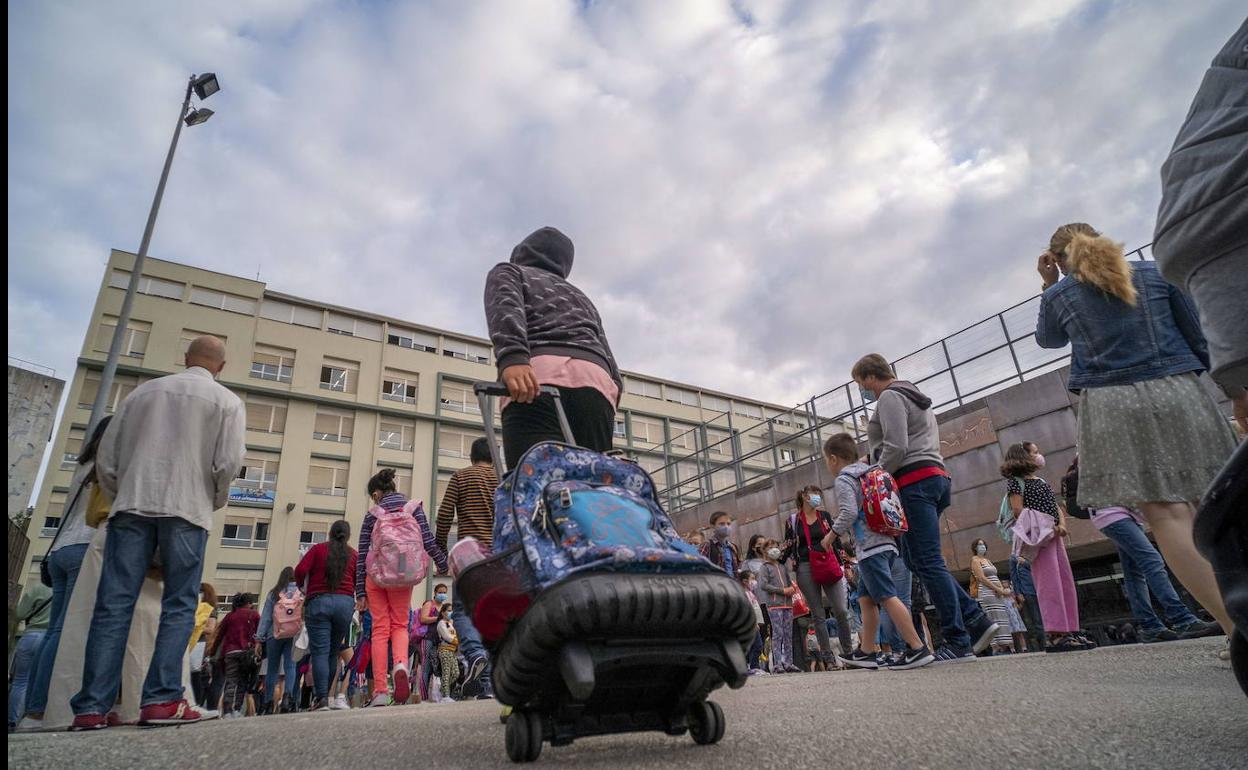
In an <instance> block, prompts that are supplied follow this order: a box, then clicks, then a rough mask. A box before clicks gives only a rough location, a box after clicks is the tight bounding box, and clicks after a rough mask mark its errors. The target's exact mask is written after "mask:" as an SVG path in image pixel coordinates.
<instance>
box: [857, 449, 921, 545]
mask: <svg viewBox="0 0 1248 770" xmlns="http://www.w3.org/2000/svg"><path fill="white" fill-rule="evenodd" d="M859 481H860V483H861V484H862V511H863V515H864V516H865V518H866V521H867V528H868V529H870V530H871V531H872V532H878V533H880V534H881V535H888V536H890V537H897V536H898V535H901V534H903V533H905V532H906V530H908V529H909V528H910V526H909V525H908V524H907V523H906V512H905V509H903V508H902V506H901V495H899V494H898V493H897V481H896V480H895V479H894V478H893V477H892V475H890V474H889V473H888V471H886V470H884V469H883V468H881V467H880V466H878V465H872V466H871V467H870V468H868V469H867V472H866V473H864V474H862V477H861V478H860V479H859Z"/></svg>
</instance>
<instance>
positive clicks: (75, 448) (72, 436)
mask: <svg viewBox="0 0 1248 770" xmlns="http://www.w3.org/2000/svg"><path fill="white" fill-rule="evenodd" d="M86 438H87V431H86V429H85V428H70V429H69V435H68V436H66V437H65V453H64V454H63V455H61V470H71V469H72V468H73V467H74V466H75V465H77V464H78V455H79V454H80V453H81V452H82V442H84V441H86Z"/></svg>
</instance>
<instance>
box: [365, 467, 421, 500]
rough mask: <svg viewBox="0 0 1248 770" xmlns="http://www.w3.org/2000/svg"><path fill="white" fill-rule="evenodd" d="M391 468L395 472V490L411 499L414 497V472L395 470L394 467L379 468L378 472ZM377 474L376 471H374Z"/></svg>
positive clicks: (401, 469)
mask: <svg viewBox="0 0 1248 770" xmlns="http://www.w3.org/2000/svg"><path fill="white" fill-rule="evenodd" d="M385 467H389V468H391V470H393V471H394V488H395V491H397V492H398V493H399V494H401V495H403V496H404V497H407V498H410V497H411V496H412V472H411V470H409V469H407V468H394V467H393V466H384V465H382V466H378V467H377V471H380V470H381V469H382V468H385ZM374 472H376V471H374Z"/></svg>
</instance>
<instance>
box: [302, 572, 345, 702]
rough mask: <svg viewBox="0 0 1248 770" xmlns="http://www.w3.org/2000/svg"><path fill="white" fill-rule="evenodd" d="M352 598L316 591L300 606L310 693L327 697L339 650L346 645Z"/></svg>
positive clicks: (319, 696) (336, 665)
mask: <svg viewBox="0 0 1248 770" xmlns="http://www.w3.org/2000/svg"><path fill="white" fill-rule="evenodd" d="M354 612H355V599H354V598H353V597H350V596H347V595H346V594H317V595H316V596H314V597H312V598H311V599H310V600H309V601H308V602H307V603H305V604H304V605H303V622H304V624H306V625H307V627H308V655H310V656H311V657H312V693H313V694H314V695H315V696H316V697H318V698H327V697H329V678H330V677H331V676H332V675H333V673H334V671H335V670H337V667H338V653H340V652H342V649H343V648H344V647H346V646H347V634H348V633H349V632H350V631H351V615H352V614H353V613H354Z"/></svg>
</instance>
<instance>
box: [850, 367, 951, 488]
mask: <svg viewBox="0 0 1248 770" xmlns="http://www.w3.org/2000/svg"><path fill="white" fill-rule="evenodd" d="M867 441H868V442H869V443H870V445H871V456H872V457H873V458H875V460H876V462H878V463H879V464H880V465H881V466H883V468H884V470H886V471H888V472H889V473H891V474H892V475H893V477H897V476H898V475H899V474H898V471H899V470H901V469H903V468H904V469H911V468H912V467H914V466H917V467H923V466H925V465H937V466H940V467H941V468H943V467H945V458H944V457H943V456H941V454H940V429H939V427H937V425H936V413H935V412H933V411H932V400H931V399H930V398H928V397H927V396H925V395H923V393H922V391H920V390H919V389H918V388H917V387H915V386H914V384H913V383H909V382H906V381H905V380H897V381H895V382H894V383H893V384H892V385H889V386H888V390H885V391H884V392H883V393H881V394H880V398H879V401H878V405H877V407H876V410H875V414H873V415H871V422H870V423H868V424H867Z"/></svg>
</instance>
